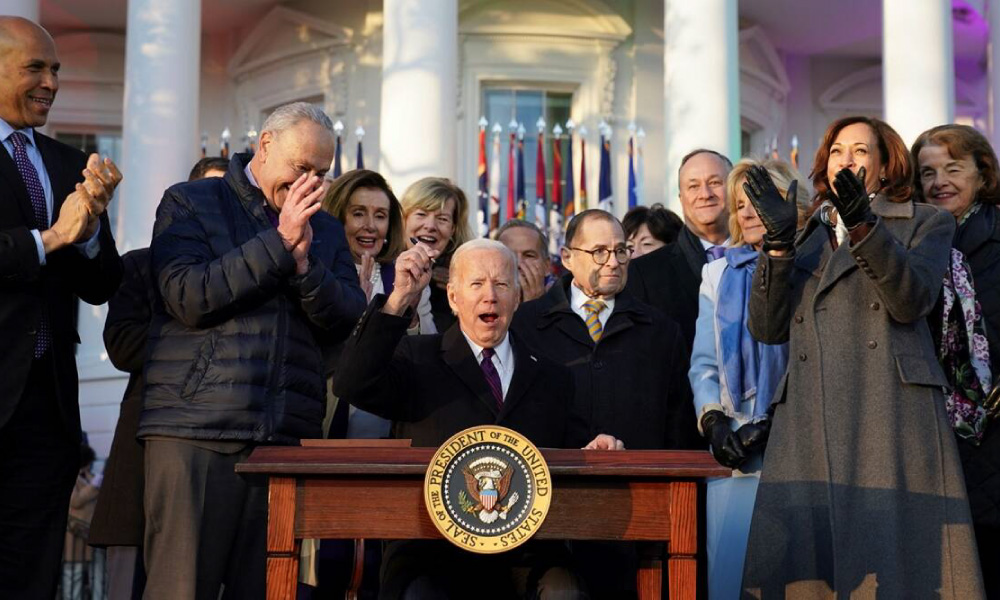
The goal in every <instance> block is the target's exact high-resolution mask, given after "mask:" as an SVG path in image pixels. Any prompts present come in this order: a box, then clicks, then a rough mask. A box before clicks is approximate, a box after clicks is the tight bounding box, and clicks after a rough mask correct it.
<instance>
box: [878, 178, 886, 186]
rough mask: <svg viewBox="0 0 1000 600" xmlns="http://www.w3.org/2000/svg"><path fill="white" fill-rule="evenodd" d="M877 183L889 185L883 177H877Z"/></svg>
mask: <svg viewBox="0 0 1000 600" xmlns="http://www.w3.org/2000/svg"><path fill="white" fill-rule="evenodd" d="M878 182H879V183H881V184H882V185H885V184H887V183H889V180H888V179H886V178H885V177H879V178H878Z"/></svg>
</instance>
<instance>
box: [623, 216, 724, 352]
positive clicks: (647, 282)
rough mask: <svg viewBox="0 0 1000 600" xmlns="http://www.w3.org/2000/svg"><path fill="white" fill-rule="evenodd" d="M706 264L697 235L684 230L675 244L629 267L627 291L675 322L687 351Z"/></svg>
mask: <svg viewBox="0 0 1000 600" xmlns="http://www.w3.org/2000/svg"><path fill="white" fill-rule="evenodd" d="M706 262H707V260H706V258H705V249H704V248H703V247H702V245H701V242H700V241H699V239H698V236H696V235H695V234H694V233H692V232H691V230H690V229H688V228H687V227H684V228H683V229H681V232H680V234H678V236H677V241H676V242H674V243H673V244H668V245H666V246H664V247H663V248H660V249H658V250H656V251H654V252H650V253H649V254H647V255H645V256H640V257H639V258H637V259H635V260H634V261H632V262H631V263H630V264H629V267H628V285H627V287H626V289H627V290H628V291H629V292H631V293H632V295H634V296H635V297H636V298H637V299H639V300H640V301H642V302H645V303H646V304H649V305H650V306H652V307H654V308H656V309H659V310H660V312H662V313H663V314H665V315H667V316H668V317H670V318H671V319H673V320H674V321H676V322H677V324H678V325H680V326H681V331H682V332H683V333H684V339H685V340H686V341H687V346H688V348H691V346H692V345H693V344H694V326H695V321H697V320H698V288H700V287H701V268H702V267H704V266H705V263H706Z"/></svg>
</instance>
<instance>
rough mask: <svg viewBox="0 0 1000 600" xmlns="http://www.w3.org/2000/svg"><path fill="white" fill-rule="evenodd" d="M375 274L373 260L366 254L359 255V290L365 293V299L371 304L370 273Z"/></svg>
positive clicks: (372, 288) (371, 287)
mask: <svg viewBox="0 0 1000 600" xmlns="http://www.w3.org/2000/svg"><path fill="white" fill-rule="evenodd" d="M374 272H375V259H374V258H372V255H371V254H368V253H367V252H365V253H363V254H362V255H361V270H360V271H359V272H358V277H359V278H360V279H361V290H362V291H363V292H364V293H365V299H366V300H368V301H369V302H371V299H372V295H373V291H374V286H372V273H374Z"/></svg>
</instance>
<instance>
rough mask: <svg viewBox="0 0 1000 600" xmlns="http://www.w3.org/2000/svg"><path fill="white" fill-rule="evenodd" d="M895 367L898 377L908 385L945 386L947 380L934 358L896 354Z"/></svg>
mask: <svg viewBox="0 0 1000 600" xmlns="http://www.w3.org/2000/svg"><path fill="white" fill-rule="evenodd" d="M895 358H896V368H897V369H899V378H900V379H901V380H902V381H903V383H906V384H909V385H927V386H937V387H945V386H947V385H948V380H947V379H946V378H945V376H944V371H942V370H941V365H940V364H938V361H937V359H936V358H934V359H927V358H925V357H922V356H896V357H895Z"/></svg>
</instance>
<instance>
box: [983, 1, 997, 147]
mask: <svg viewBox="0 0 1000 600" xmlns="http://www.w3.org/2000/svg"><path fill="white" fill-rule="evenodd" d="M986 19H987V21H988V22H989V25H990V41H989V48H988V51H987V61H988V63H989V73H990V94H989V107H990V109H989V110H990V141H991V142H993V148H994V150H996V149H997V148H1000V0H989V2H988V4H987V6H986Z"/></svg>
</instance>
